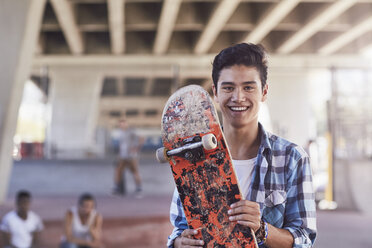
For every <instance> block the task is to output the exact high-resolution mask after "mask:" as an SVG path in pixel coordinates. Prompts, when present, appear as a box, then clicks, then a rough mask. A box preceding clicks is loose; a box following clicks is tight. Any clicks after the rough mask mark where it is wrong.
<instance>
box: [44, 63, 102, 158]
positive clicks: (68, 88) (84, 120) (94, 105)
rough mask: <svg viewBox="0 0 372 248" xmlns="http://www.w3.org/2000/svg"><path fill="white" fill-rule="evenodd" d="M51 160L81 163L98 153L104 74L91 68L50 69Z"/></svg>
mask: <svg viewBox="0 0 372 248" xmlns="http://www.w3.org/2000/svg"><path fill="white" fill-rule="evenodd" d="M50 76H51V91H50V107H51V118H50V123H49V125H48V129H49V130H48V132H47V140H46V141H47V147H48V149H47V151H48V154H49V155H50V157H52V158H60V159H81V158H86V157H87V156H89V154H90V153H95V141H94V138H95V128H96V125H97V116H98V111H99V108H98V107H99V106H98V103H99V98H100V93H101V87H102V80H103V74H102V73H101V72H97V71H94V70H92V69H88V68H79V69H77V68H50Z"/></svg>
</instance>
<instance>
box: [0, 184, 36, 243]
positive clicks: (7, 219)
mask: <svg viewBox="0 0 372 248" xmlns="http://www.w3.org/2000/svg"><path fill="white" fill-rule="evenodd" d="M30 206H31V193H29V192H28V191H25V190H21V191H19V192H18V193H17V197H16V210H13V211H11V212H9V213H8V214H6V215H5V216H4V218H3V219H2V222H1V224H0V232H1V234H2V236H3V241H4V245H5V247H7V248H8V247H9V248H31V247H32V248H36V247H39V236H40V233H41V231H42V230H43V223H42V221H41V219H40V217H39V216H38V215H37V214H35V213H34V212H32V211H31V210H30Z"/></svg>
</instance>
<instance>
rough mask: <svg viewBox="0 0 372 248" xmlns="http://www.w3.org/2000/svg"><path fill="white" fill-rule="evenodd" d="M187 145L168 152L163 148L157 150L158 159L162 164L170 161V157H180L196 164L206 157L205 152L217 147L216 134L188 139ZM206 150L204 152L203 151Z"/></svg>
mask: <svg viewBox="0 0 372 248" xmlns="http://www.w3.org/2000/svg"><path fill="white" fill-rule="evenodd" d="M184 142H185V145H183V146H181V147H178V148H175V149H172V150H167V149H166V148H165V147H161V148H159V149H157V150H156V159H157V160H158V161H159V162H160V163H165V162H167V161H169V159H170V156H175V155H176V156H180V157H184V158H185V159H187V160H189V161H191V162H196V161H198V160H200V159H203V157H204V150H207V151H208V150H212V149H214V148H216V147H217V139H216V136H214V134H212V133H209V134H206V135H204V136H202V137H200V136H195V137H191V138H188V139H186V140H185V141H184ZM203 149H204V150H203Z"/></svg>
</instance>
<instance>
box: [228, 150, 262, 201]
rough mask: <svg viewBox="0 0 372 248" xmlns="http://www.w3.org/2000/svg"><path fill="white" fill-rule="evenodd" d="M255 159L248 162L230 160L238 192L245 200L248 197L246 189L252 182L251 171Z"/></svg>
mask: <svg viewBox="0 0 372 248" xmlns="http://www.w3.org/2000/svg"><path fill="white" fill-rule="evenodd" d="M256 159H257V157H256V158H251V159H248V160H235V159H233V160H232V162H233V165H234V169H235V173H236V177H237V178H238V182H239V185H240V190H241V192H242V195H243V196H244V199H245V198H247V195H248V189H249V185H250V184H251V181H252V175H253V169H254V165H255V163H256Z"/></svg>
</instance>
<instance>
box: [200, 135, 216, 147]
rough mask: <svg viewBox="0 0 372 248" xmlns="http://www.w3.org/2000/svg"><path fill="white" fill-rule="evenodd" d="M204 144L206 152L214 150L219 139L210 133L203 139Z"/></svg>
mask: <svg viewBox="0 0 372 248" xmlns="http://www.w3.org/2000/svg"><path fill="white" fill-rule="evenodd" d="M202 144H203V148H204V149H205V150H212V149H214V148H216V147H217V139H216V136H214V134H213V133H209V134H207V135H204V136H203V137H202Z"/></svg>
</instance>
